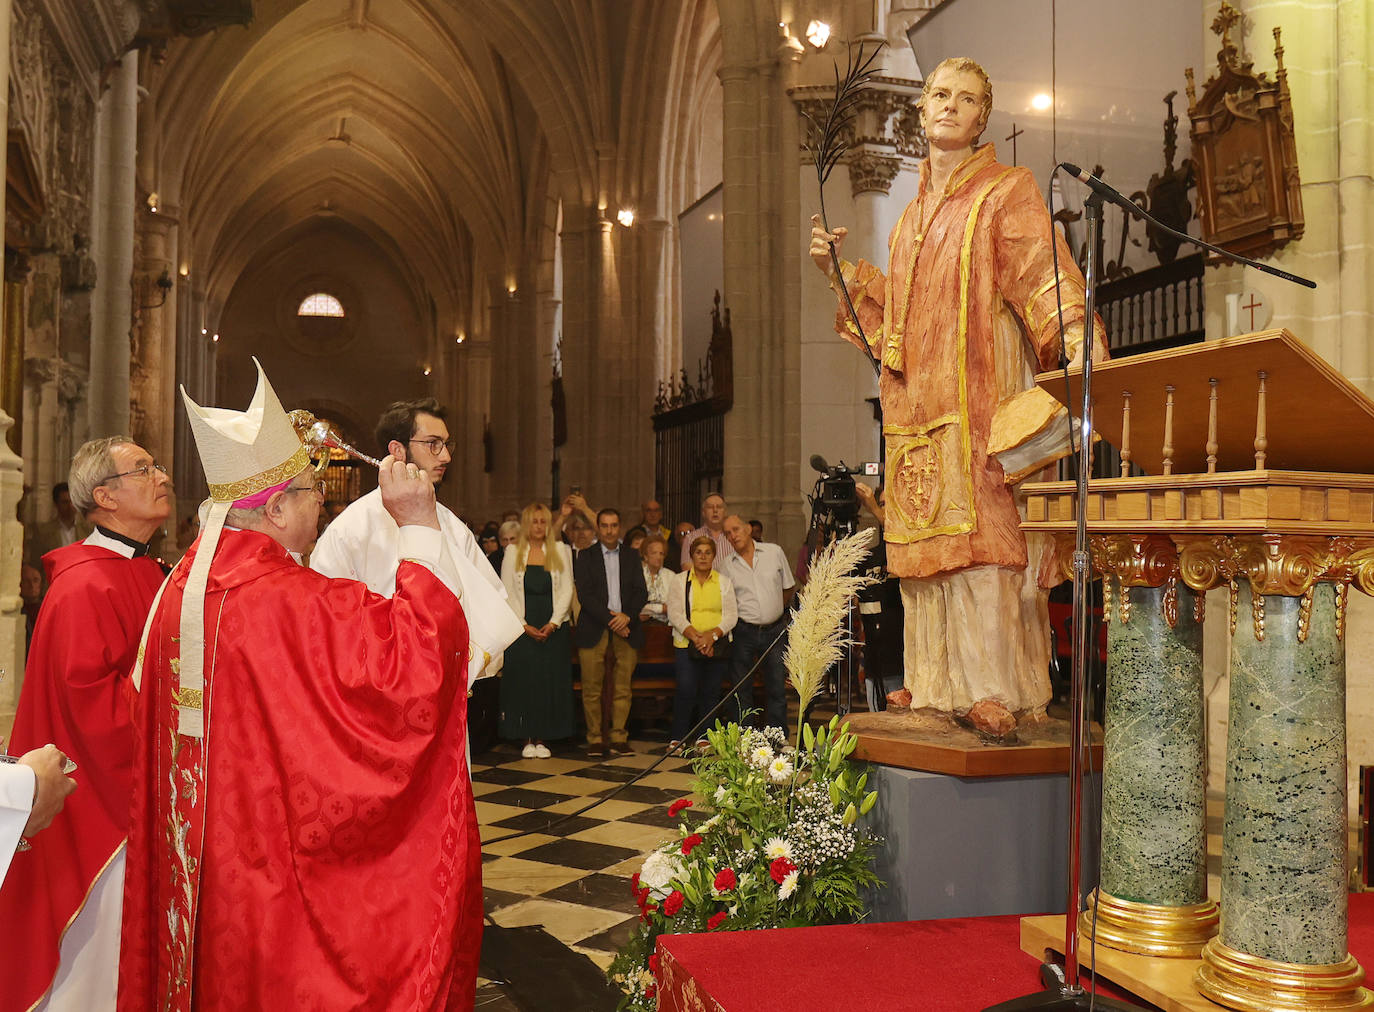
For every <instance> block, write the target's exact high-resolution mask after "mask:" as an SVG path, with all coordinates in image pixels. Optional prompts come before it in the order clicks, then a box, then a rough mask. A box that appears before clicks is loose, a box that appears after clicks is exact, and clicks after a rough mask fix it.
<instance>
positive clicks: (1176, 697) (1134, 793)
mask: <svg viewBox="0 0 1374 1012" xmlns="http://www.w3.org/2000/svg"><path fill="white" fill-rule="evenodd" d="M1093 552H1094V557H1095V558H1096V559H1097V563H1098V566H1099V568H1101V569H1102V570H1103V572H1104V579H1105V581H1106V584H1105V586H1104V598H1103V600H1104V609H1103V610H1104V613H1105V617H1106V619H1107V621H1108V623H1109V625H1108V627H1107V628H1108V639H1107V702H1106V712H1105V715H1104V720H1103V723H1104V732H1105V741H1104V747H1103V765H1102V872H1101V878H1100V880H1099V885H1098V888H1097V890H1096V891H1095V893H1094V894H1093V895H1091V896H1089V899H1088V903H1089V909H1088V910H1087V911H1086V912H1085V913H1084V914H1083V915H1082V917H1081V920H1080V923H1081V925H1082V930H1083V933H1084V935H1085V937H1089V938H1090V937H1092V936H1093V935H1094V934H1096V936H1097V941H1098V942H1099V943H1101V944H1103V945H1108V946H1111V947H1112V948H1116V949H1123V950H1125V951H1127V952H1141V953H1146V954H1148V955H1154V956H1196V955H1197V954H1198V953H1199V952H1201V951H1202V946H1203V945H1204V944H1205V943H1206V941H1207V939H1208V938H1210V937H1211V936H1212V935H1213V934H1215V933H1216V928H1217V905H1216V903H1214V902H1211V901H1209V900H1208V899H1207V826H1206V824H1207V807H1206V804H1207V798H1206V794H1207V783H1206V760H1207V750H1206V742H1205V738H1204V735H1203V700H1202V620H1203V612H1202V608H1201V607H1200V605H1199V602H1200V601H1201V597H1200V596H1199V595H1196V594H1195V592H1194V591H1193V590H1192V589H1190V588H1189V587H1188V586H1187V585H1186V584H1184V583H1183V582H1182V580H1180V579H1179V567H1178V554H1177V551H1176V549H1175V548H1174V545H1173V542H1172V541H1170V540H1169V539H1168V538H1159V537H1152V538H1144V537H1129V536H1120V537H1109V538H1100V539H1094V546H1093ZM1113 582H1114V583H1115V584H1116V593H1115V594H1114V595H1113V594H1112V592H1111V591H1112V587H1111V584H1112V583H1113ZM1113 602H1114V603H1115V604H1116V605H1117V607H1116V609H1115V612H1113V608H1112V604H1113ZM1094 906H1095V907H1096V917H1094V910H1093V909H1092V908H1093V907H1094Z"/></svg>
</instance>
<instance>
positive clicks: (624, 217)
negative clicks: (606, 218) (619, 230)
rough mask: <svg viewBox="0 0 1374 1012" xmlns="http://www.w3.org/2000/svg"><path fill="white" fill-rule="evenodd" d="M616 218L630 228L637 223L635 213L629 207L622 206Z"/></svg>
mask: <svg viewBox="0 0 1374 1012" xmlns="http://www.w3.org/2000/svg"><path fill="white" fill-rule="evenodd" d="M615 220H616V221H618V222H620V224H622V225H624V226H625V227H626V228H629V227H630V226H631V225H633V224H634V223H635V213H634V211H632V210H630V209H629V208H628V207H622V208H621V209H620V211H619V212H617V214H616V216H615Z"/></svg>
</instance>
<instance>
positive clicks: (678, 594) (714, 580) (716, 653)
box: [668, 534, 738, 751]
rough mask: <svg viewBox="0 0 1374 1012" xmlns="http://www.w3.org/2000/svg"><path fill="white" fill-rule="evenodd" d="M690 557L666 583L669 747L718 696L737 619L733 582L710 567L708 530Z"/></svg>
mask: <svg viewBox="0 0 1374 1012" xmlns="http://www.w3.org/2000/svg"><path fill="white" fill-rule="evenodd" d="M691 559H692V568H691V569H689V570H687V571H686V572H683V573H678V574H676V575H675V576H674V577H673V578H672V580H671V581H670V583H669V584H668V624H669V625H671V626H672V627H673V646H674V647H676V648H677V649H676V650H675V651H674V653H675V654H676V660H675V663H676V672H675V676H676V681H677V688H676V690H675V691H674V693H673V741H672V744H670V745H669V746H668V748H669V750H670V751H671V750H672V749H674V748H676V747H677V746H678V745H679V744H680V743H681V742H682V739H683V738H685V737H686V736H687V732H688V731H690V730H691V728H692V727H693V725H694V724H695V723H696V722H697V721H699V720H700V719H701V718H702V717H704V716H705V715H706V714H707V713H708V712H709V711H710V709H711V707H713V706H715V705H716V703H718V702H720V695H721V688H722V683H723V682H724V680H725V678H726V668H727V666H728V662H727V659H726V657H725V654H726V652H727V650H728V648H729V643H730V630H731V629H733V628H735V622H736V620H737V619H738V611H737V610H736V608H735V588H734V586H733V585H732V584H731V583H730V581H729V579H727V578H726V577H725V575H724V574H723V573H718V572H716V570H714V569H712V568H711V566H712V564H713V563H714V562H715V561H716V544H715V542H714V541H712V540H711V539H710V538H709V537H707V536H706V535H704V534H703V535H701V536H700V537H698V538H697V539H696V540H695V541H693V542H692V544H691Z"/></svg>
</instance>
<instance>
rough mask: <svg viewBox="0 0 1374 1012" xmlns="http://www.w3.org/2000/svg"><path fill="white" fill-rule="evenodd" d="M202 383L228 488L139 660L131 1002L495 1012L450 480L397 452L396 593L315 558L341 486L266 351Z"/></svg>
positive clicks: (217, 492) (199, 423) (209, 436)
mask: <svg viewBox="0 0 1374 1012" xmlns="http://www.w3.org/2000/svg"><path fill="white" fill-rule="evenodd" d="M182 396H183V398H184V399H185V402H186V410H187V413H188V415H189V417H190V422H191V429H192V432H193V434H194V436H195V439H196V446H197V449H198V450H199V452H200V458H201V461H202V463H203V465H204V470H205V475H206V480H207V482H208V483H209V486H210V505H209V511H208V515H207V516H206V517H205V520H204V522H203V524H202V533H201V535H200V537H199V538H198V539H197V541H196V543H195V544H194V545H193V546H192V547H191V550H190V551H189V552H188V553H187V555H186V557H185V558H184V559H182V561H181V562H180V563H179V564H178V566H177V568H176V569H175V570H174V571H173V573H172V576H171V578H170V579H169V581H168V582H167V584H166V585H165V587H164V589H163V591H162V593H161V594H160V597H159V599H158V601H157V602H155V604H154V606H153V610H152V614H151V616H150V618H149V620H148V627H147V629H146V630H145V632H144V636H143V644H142V646H141V648H140V651H139V661H138V664H137V666H136V668H135V671H134V675H133V682H134V685H135V689H136V691H137V693H138V696H137V699H136V701H135V703H134V707H133V713H134V736H135V746H134V769H133V782H134V790H133V807H132V813H131V819H130V828H129V842H128V867H127V875H126V882H125V892H124V930H123V940H122V950H121V957H120V985H119V1008H120V1009H121V1010H122V1012H146V1010H147V1009H151V1008H158V1009H174V1010H189V1009H191V1008H193V1007H194V1008H197V1009H199V1010H201V1012H211V1010H231V1009H244V1010H248V1009H254V1010H260V1009H288V1008H289V1009H300V1010H313V1009H339V1008H368V1009H378V1010H384V1009H396V1010H400V1009H405V1010H414V1009H435V1010H438V1009H471V1008H472V1005H473V1000H474V991H475V988H476V972H477V958H478V949H479V945H480V941H481V917H482V898H481V878H480V876H481V869H480V863H481V855H480V844H479V841H478V835H477V821H476V816H475V812H474V808H473V799H472V789H471V785H470V783H469V779H468V768H467V758H466V750H465V745H464V743H465V734H466V721H467V712H466V701H467V691H466V678H467V661H468V656H467V655H468V632H467V624H466V621H465V620H464V615H463V607H462V603H461V600H460V596H461V588H459V590H460V593H459V595H455V593H454V592H453V591H452V590H450V589H449V588H448V587H446V586H445V585H444V583H443V582H441V581H440V580H439V579H438V578H436V577H435V575H434V573H433V566H434V565H435V563H436V561H437V559H438V558H439V553H440V551H441V544H440V532H439V524H438V519H437V515H436V512H435V501H434V488H433V485H432V484H431V482H430V481H429V480H428V478H427V477H426V476H425V474H424V472H423V471H420V470H419V469H418V468H416V467H415V466H414V465H413V464H411V465H407V464H403V463H400V462H397V461H395V460H394V459H392V458H391V457H387V458H386V459H385V460H384V461H383V462H382V468H381V474H380V485H381V490H382V501H383V503H384V504H385V506H386V509H387V512H388V513H389V514H390V515H391V517H392V518H393V519H394V520H395V521H396V523H397V525H398V526H399V527H400V540H399V550H398V551H399V556H400V562H399V566H398V569H397V574H396V591H395V595H394V596H393V597H391V598H386V597H382V596H380V595H378V594H374V593H372V592H371V591H369V590H368V589H367V587H366V586H364V585H363V584H361V583H357V582H355V581H352V580H334V579H329V578H327V577H324V576H321V575H320V574H318V573H315V572H313V571H311V570H310V569H307V568H305V567H304V566H301V565H300V564H299V563H298V562H297V561H296V559H295V558H294V557H293V555H292V553H299V552H301V551H303V550H304V549H305V548H307V547H308V546H309V544H310V542H311V541H312V540H313V538H314V536H315V529H316V527H315V523H316V519H317V517H318V514H319V510H320V505H321V501H322V500H321V496H320V493H319V487H318V486H317V484H316V481H315V474H314V472H313V471H312V469H311V466H310V461H309V458H308V457H307V455H306V451H305V448H304V446H303V445H302V444H301V440H300V438H299V437H298V436H297V434H296V431H295V429H294V428H293V427H292V425H291V422H290V420H289V419H288V417H287V415H286V413H285V412H284V411H283V410H282V407H281V404H280V402H279V401H278V399H277V396H276V394H275V393H274V392H273V391H272V387H271V385H270V384H269V383H268V381H267V377H266V376H265V375H264V374H263V372H262V368H261V366H259V367H258V386H257V391H256V393H255V395H254V397H253V400H252V403H251V404H250V405H249V407H248V410H247V411H232V410H226V409H220V408H203V407H200V406H199V405H197V404H195V403H194V402H193V401H191V399H190V398H189V397H187V396H186V394H185V391H183V392H182Z"/></svg>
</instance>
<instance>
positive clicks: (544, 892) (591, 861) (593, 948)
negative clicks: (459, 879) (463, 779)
mask: <svg viewBox="0 0 1374 1012" xmlns="http://www.w3.org/2000/svg"><path fill="white" fill-rule="evenodd" d="M631 745H632V747H633V748H634V749H635V752H634V754H633V755H628V756H622V757H618V758H610V759H602V760H590V759H588V758H587V757H586V753H585V750H584V749H582V748H580V747H574V746H572V745H569V746H567V747H565V748H558V747H557V746H556V745H555V746H554V755H553V758H550V759H523V758H521V756H520V751H519V748H518V747H517V746H510V745H504V744H503V745H500V746H497V747H496V748H494V749H492V750H491V751H489V752H486V753H483V754H481V755H478V756H474V757H473V765H472V782H473V792H474V795H475V799H476V807H477V821H478V823H479V824H480V826H481V833H482V888H483V897H484V901H485V907H486V913H487V918H488V923H489V925H494V926H497V927H499V928H505V929H515V928H524V927H533V926H537V927H538V928H539V929H541V931H542V933H544V934H546V935H548V936H552V938H554V939H556V940H557V941H558V942H559V943H562V945H563V946H565V947H566V948H567V950H569V952H570V953H575V954H577V956H572V955H568V959H569V960H571V961H573V962H574V963H576V964H583V965H582V967H581V969H583V970H584V971H586V975H587V976H588V979H590V973H591V970H592V969H593V968H595V970H596V971H597V972H598V973H599V972H600V971H604V969H605V968H606V967H607V966H609V965H610V962H611V959H612V958H613V957H614V955H615V952H616V950H618V949H619V948H620V946H621V945H622V944H624V942H625V940H626V939H627V938H628V937H629V935H630V933H631V932H632V931H633V928H634V925H635V921H636V919H637V917H638V911H637V908H636V906H635V901H634V897H633V895H632V894H631V892H630V876H631V875H633V874H634V873H635V872H637V871H638V870H639V868H640V865H641V864H642V863H643V859H644V855H645V854H647V853H648V852H649V851H650V850H652V849H654V848H655V847H656V846H658V845H659V844H661V843H663V842H664V841H665V840H667V839H669V838H670V837H672V836H673V835H674V834H675V832H676V826H677V820H676V819H671V818H669V816H668V805H669V804H670V803H672V802H673V801H675V800H676V799H678V798H681V797H687V796H689V795H690V794H691V781H692V777H691V766H690V764H689V763H688V761H687V760H685V759H681V758H677V757H673V758H666V759H665V758H664V755H663V752H664V746H663V744H662V743H661V742H657V743H655V742H644V741H632V742H631ZM660 760H662V762H661V764H660V765H659V766H658V768H657V769H655V770H654V771H653V772H652V773H649V774H648V775H647V776H645V777H644V779H642V780H640V781H639V782H638V783H636V784H633V785H631V786H628V787H627V786H625V785H626V784H627V783H628V782H629V781H631V780H633V779H634V778H635V777H636V776H638V775H639V774H641V773H643V772H644V771H645V770H646V769H648V768H649V767H650V766H653V765H654V763H656V762H659V761H660ZM617 789H619V793H618V794H616V795H615V796H614V797H613V798H609V799H608V800H605V801H600V802H599V803H598V804H596V806H595V807H593V808H591V809H589V810H587V811H585V812H582V810H583V809H585V808H586V807H587V806H588V805H589V804H591V803H592V802H597V801H598V799H602V798H607V797H608V795H610V794H611V793H612V792H614V791H616V790H617ZM573 813H580V814H573ZM516 833H519V834H522V835H518V836H517V835H513V834H516ZM491 934H492V932H491V929H490V927H489V930H488V935H489V936H490V935H491ZM509 937H510V938H512V939H514V942H513V943H512V945H513V946H514V948H515V949H517V950H518V949H519V948H520V946H521V944H522V943H521V942H520V940H521V939H522V938H527V937H531V936H525V935H518V934H517V935H511V936H509ZM540 944H541V945H543V946H544V948H545V950H547V949H548V948H549V946H548V943H547V941H546V940H544V939H540ZM497 949H498V945H497V944H495V943H491V944H484V952H483V956H484V963H483V971H482V972H483V974H484V978H483V980H482V981H480V982H479V988H478V1000H477V1007H478V1008H480V1009H489V1010H492V1012H504V1010H507V1009H509V1010H512V1012H513V1010H517V1009H520V1010H523V1009H525V1008H527V1007H534V1006H532V1005H529V1004H528V1003H527V1002H521V1001H520V1000H519V998H518V996H517V995H515V994H513V993H512V992H513V991H516V990H518V987H517V986H515V982H514V981H511V980H508V979H503V978H509V977H510V976H511V975H512V973H511V968H510V966H509V965H507V964H503V965H496V964H497V963H498V962H500V960H499V959H498V957H497V956H495V955H494V953H495V952H496V951H497ZM488 950H491V952H490V953H489V951H488ZM489 955H491V958H488V956H489ZM578 957H585V959H581V958H578ZM509 958H510V959H511V960H516V959H518V956H515V955H511V956H509ZM569 965H572V964H569ZM569 1007H571V1006H569ZM578 1007H582V1006H578ZM588 1007H591V1006H588ZM605 1007H606V1008H608V1009H610V1008H614V1002H613V1001H612V1002H611V1004H609V1005H606V1006H605Z"/></svg>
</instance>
